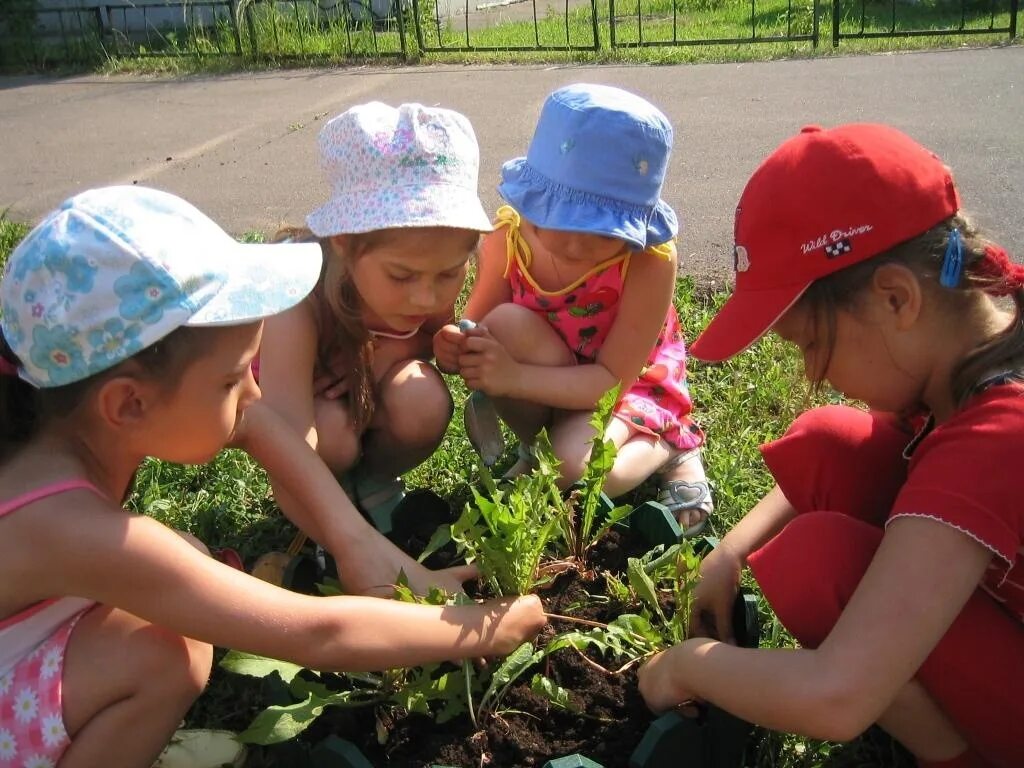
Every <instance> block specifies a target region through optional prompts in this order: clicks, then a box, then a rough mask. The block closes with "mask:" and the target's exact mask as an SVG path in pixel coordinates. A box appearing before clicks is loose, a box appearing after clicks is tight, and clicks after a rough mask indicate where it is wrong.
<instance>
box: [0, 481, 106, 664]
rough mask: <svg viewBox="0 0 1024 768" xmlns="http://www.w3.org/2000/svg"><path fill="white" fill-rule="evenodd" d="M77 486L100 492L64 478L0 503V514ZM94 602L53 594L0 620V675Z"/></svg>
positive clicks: (2, 514) (0, 515) (1, 515)
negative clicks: (54, 595)
mask: <svg viewBox="0 0 1024 768" xmlns="http://www.w3.org/2000/svg"><path fill="white" fill-rule="evenodd" d="M80 489H81V490H87V491H92V492H93V493H95V494H97V495H99V496H102V495H103V494H102V493H100V491H99V490H98V489H97V488H96V486H94V485H92V484H91V483H89V482H86V481H85V480H64V481H63V482H59V483H52V484H50V485H47V486H44V487H43V488H37V489H36V490H34V491H29V492H28V493H24V494H22V495H21V496H18V497H17V498H16V499H12V500H11V501H7V502H4V503H2V504H0V518H3V517H4V516H5V515H8V514H10V513H11V512H15V511H16V510H19V509H21V508H22V507H25V506H28V505H29V504H32V503H33V502H36V501H39V500H41V499H45V498H48V497H50V496H56V495H57V494H59V493H66V492H67V491H75V490H80ZM95 603H96V601H95V600H87V599H86V598H84V597H55V598H51V599H49V600H43V601H41V602H38V603H36V604H35V605H30V606H29V607H28V608H25V609H24V610H22V611H19V612H18V613H16V614H14V615H13V616H9V617H8V618H6V619H2V620H0V677H2V676H3V675H5V674H7V672H9V671H10V670H11V669H13V668H14V666H15V665H16V664H17V663H18V662H19V661H21V660H22V659H23V658H25V657H26V656H27V655H28V654H30V653H31V652H32V651H33V650H35V648H36V646H38V645H39V644H40V643H42V642H43V641H44V640H46V638H48V637H49V636H50V635H52V634H53V633H54V632H56V631H57V629H59V628H60V626H61V625H62V624H63V623H64V622H66V621H67V620H68V619H70V618H72V617H73V616H76V615H77V614H79V613H81V612H82V611H84V610H86V609H88V608H90V607H92V606H93V605H95Z"/></svg>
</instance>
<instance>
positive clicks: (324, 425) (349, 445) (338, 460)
mask: <svg viewBox="0 0 1024 768" xmlns="http://www.w3.org/2000/svg"><path fill="white" fill-rule="evenodd" d="M313 409H314V411H313V418H314V420H315V422H316V434H317V446H316V452H317V453H318V454H319V455H320V458H321V459H323V462H324V464H326V465H327V466H328V467H329V468H330V470H331V471H332V472H333V473H334V474H335V475H341V474H343V473H344V472H347V471H348V470H349V469H351V468H352V467H353V466H355V464H356V462H357V461H359V453H360V442H359V435H357V434H356V431H355V428H354V427H353V425H352V419H351V417H350V416H349V412H348V404H347V403H346V402H345V401H344V400H329V399H327V398H324V397H318V398H316V400H314V402H313Z"/></svg>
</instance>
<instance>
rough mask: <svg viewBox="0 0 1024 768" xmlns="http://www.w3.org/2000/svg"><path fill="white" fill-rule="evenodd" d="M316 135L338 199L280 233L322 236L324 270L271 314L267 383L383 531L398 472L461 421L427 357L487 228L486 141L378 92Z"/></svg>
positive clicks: (273, 399)
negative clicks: (481, 190)
mask: <svg viewBox="0 0 1024 768" xmlns="http://www.w3.org/2000/svg"><path fill="white" fill-rule="evenodd" d="M319 146H320V164H321V166H322V168H323V171H324V173H325V176H326V179H327V182H328V184H329V185H330V187H331V195H330V198H329V199H328V200H327V202H325V203H324V204H323V205H321V206H320V207H319V208H317V209H316V210H314V211H313V212H312V213H311V214H309V216H308V217H307V219H306V221H307V224H308V229H306V230H294V229H290V230H285V231H284V232H283V233H282V235H283V236H285V237H287V238H289V239H300V240H301V239H306V240H312V239H315V240H318V241H319V242H320V244H321V246H322V247H323V250H324V254H325V259H324V268H323V272H322V273H321V275H320V281H319V283H318V284H317V286H316V288H315V289H314V291H313V293H312V295H311V296H310V298H309V299H307V300H306V301H304V302H303V303H302V304H301V305H299V306H298V307H297V308H296V309H295V310H293V311H291V312H288V313H285V314H284V315H282V316H281V317H278V318H275V319H274V321H273V322H272V323H268V325H267V331H266V335H265V337H264V342H263V348H262V349H261V353H260V371H259V372H260V384H261V386H262V387H263V392H264V398H265V400H266V401H267V402H269V403H270V404H271V405H272V406H273V407H275V408H276V409H277V410H278V411H279V412H280V413H281V414H282V415H283V416H284V417H285V419H286V420H287V421H288V423H289V424H290V425H291V426H292V428H293V429H295V430H296V432H298V433H299V434H300V435H303V436H304V437H305V438H306V440H307V441H308V442H309V443H310V444H311V445H312V446H314V447H315V448H316V449H317V451H318V453H319V454H320V456H321V458H322V459H323V460H324V462H325V463H326V464H327V466H328V467H330V468H331V470H332V471H333V472H334V473H335V474H336V475H339V476H341V477H342V482H343V484H345V485H346V487H347V488H348V489H349V492H350V493H351V494H352V495H353V496H354V500H355V501H356V503H357V504H358V505H359V506H360V508H362V509H363V511H364V512H365V513H366V514H367V515H368V516H369V517H370V519H371V520H372V521H373V522H374V523H375V525H377V526H378V528H380V529H381V530H383V531H385V532H386V531H388V530H390V527H391V519H392V513H393V512H394V508H395V507H396V505H397V504H398V503H400V502H401V501H402V499H403V497H404V490H403V487H402V484H401V481H400V480H399V479H398V477H397V476H399V475H400V474H401V473H403V472H405V471H407V470H409V469H412V468H413V467H415V466H416V465H418V464H420V463H421V462H422V461H423V460H424V459H426V458H427V457H428V456H430V455H431V454H432V453H433V452H434V450H435V449H436V447H437V446H438V445H439V444H440V442H441V439H442V437H443V435H444V433H445V429H446V428H447V426H448V422H449V420H450V419H451V414H452V400H451V395H450V394H449V392H448V387H447V385H446V384H445V383H444V380H443V378H442V377H441V375H440V374H439V373H438V371H437V370H436V369H435V368H434V367H433V366H432V365H431V364H430V363H429V362H428V361H429V360H430V358H431V357H432V350H431V336H432V334H433V333H434V332H435V331H436V330H437V329H438V328H440V327H441V326H442V325H444V324H445V323H446V322H448V321H449V320H450V319H451V318H452V316H453V313H454V306H455V299H456V297H457V296H458V294H459V291H460V290H461V288H462V285H463V282H464V280H465V276H466V267H467V264H468V262H469V259H470V256H471V255H472V254H473V253H474V252H475V251H476V249H477V245H478V242H479V239H480V234H481V233H482V232H488V231H490V230H491V223H490V221H489V219H488V217H487V214H486V212H485V211H484V208H483V206H482V204H481V202H480V198H479V196H478V193H477V177H478V170H479V148H478V146H477V141H476V136H475V134H474V132H473V128H472V126H471V125H470V123H469V121H468V120H467V119H466V118H465V117H464V116H463V115H461V114H459V113H457V112H453V111H452V110H449V109H442V108H437V107H425V106H423V105H421V104H402V105H400V106H398V107H391V106H388V105H386V104H381V103H379V102H372V103H369V104H362V105H359V106H356V107H352V108H351V109H349V110H347V111H345V112H343V113H342V114H340V115H338V116H337V117H335V118H333V119H332V120H330V121H329V122H328V123H327V124H326V125H325V126H324V127H323V130H322V131H321V132H320V138H319ZM282 501H283V503H285V504H286V505H287V504H288V503H289V502H288V500H286V499H283V500H282ZM435 501H436V499H435ZM450 581H453V579H450ZM448 586H455V585H454V583H452V584H448Z"/></svg>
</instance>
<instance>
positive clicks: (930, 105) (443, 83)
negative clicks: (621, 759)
mask: <svg viewBox="0 0 1024 768" xmlns="http://www.w3.org/2000/svg"><path fill="white" fill-rule="evenodd" d="M571 82H599V83H606V84H610V85H617V86H620V87H623V88H627V89H630V90H633V91H635V92H637V93H639V94H641V95H643V96H645V97H646V98H648V99H650V100H651V101H653V102H654V103H655V104H657V105H658V106H660V107H661V108H662V109H663V110H664V111H665V113H666V114H667V115H668V116H669V118H670V119H671V121H672V123H673V125H674V126H675V129H676V148H675V152H674V154H673V158H672V164H671V168H670V173H669V177H668V181H667V183H666V187H665V192H664V197H665V199H666V200H667V201H668V202H669V203H670V204H672V205H673V206H674V207H675V208H676V210H677V211H678V212H679V214H680V218H681V219H682V221H683V226H684V228H683V232H682V235H681V239H680V251H681V254H682V256H683V259H682V263H683V269H684V270H685V271H687V272H690V273H694V274H697V275H699V276H701V277H702V278H704V279H709V280H715V281H717V280H721V279H723V278H726V277H727V276H728V274H729V272H730V269H731V261H732V260H731V248H732V242H731V241H732V213H733V209H734V207H735V205H736V201H737V199H738V197H739V194H740V191H741V190H742V188H743V184H744V183H745V181H746V179H747V177H748V176H749V174H750V172H751V171H752V170H753V169H754V168H755V167H756V166H757V164H758V162H759V161H760V159H761V158H762V157H764V155H765V154H767V153H768V152H769V151H771V149H772V148H774V147H775V146H776V145H777V144H778V143H779V142H780V141H782V140H783V139H785V138H786V137H788V136H789V135H791V134H793V133H794V132H796V131H797V130H798V129H799V128H800V126H801V125H804V124H806V123H820V124H822V125H834V124H838V123H843V122H850V121H877V122H887V123H890V124H892V125H895V126H896V127H898V128H900V129H902V130H905V131H907V132H908V133H910V134H911V135H912V136H914V137H915V138H917V139H918V140H919V141H921V142H922V143H924V144H925V145H926V146H929V147H931V148H932V149H934V150H935V151H936V152H938V153H939V154H940V155H941V156H942V157H943V158H944V159H945V160H946V161H947V162H948V163H949V164H950V165H951V166H952V167H953V169H954V171H955V173H956V177H957V179H958V182H959V185H960V188H961V192H962V196H963V199H964V202H965V207H966V208H967V209H968V210H969V211H972V212H974V213H975V214H976V218H977V219H978V221H979V223H980V224H981V225H982V226H983V227H984V228H986V229H987V230H988V231H989V232H990V233H992V234H993V235H994V236H995V238H996V239H998V240H999V241H1000V242H1002V243H1003V244H1004V245H1006V247H1007V248H1008V249H1009V250H1010V251H1011V253H1015V254H1016V256H1017V258H1018V259H1020V258H1021V257H1024V231H1022V228H1021V225H1020V219H1019V210H1018V209H1019V208H1020V207H1021V204H1022V202H1024V130H1022V128H1021V126H1022V125H1024V47H1020V46H1009V47H1002V48H988V49H980V50H979V49H975V50H954V51H941V52H927V53H907V54H890V55H877V56H850V57H837V58H824V59H815V60H800V61H779V62H767V63H747V64H706V65H679V66H666V67H645V66H547V67H525V66H474V67H455V66H428V67H399V68H370V67H358V68H345V69H328V70H289V71H281V72H267V73H239V74H235V75H229V76H219V77H193V78H187V79H174V80H170V79H141V78H129V77H97V76H89V77H72V78H65V79H55V78H45V77H7V78H0V210H3V209H5V208H9V209H10V210H9V212H8V216H10V217H11V218H15V219H20V220H26V221H34V220H36V219H37V218H38V217H40V216H41V215H43V214H44V213H45V212H46V211H47V210H49V209H50V208H52V207H54V206H56V205H58V204H59V203H60V202H61V201H62V200H63V199H64V198H65V197H67V196H68V195H69V194H72V193H74V192H76V191H78V190H82V189H85V188H88V187H91V186H99V185H104V184H114V183H128V184H130V183H139V184H148V185H152V186H157V187H160V188H163V189H167V190H170V191H172V192H175V193H177V194H179V195H181V196H183V197H185V198H186V199H188V200H190V201H192V202H193V203H195V204H196V205H197V206H199V207H200V208H201V209H203V210H204V211H206V212H207V213H209V214H210V215H211V216H212V217H213V218H214V219H216V220H217V221H218V222H220V223H221V224H222V225H223V226H224V227H225V228H227V229H228V230H229V231H231V232H234V233H236V234H240V233H243V232H246V231H250V230H260V231H263V232H271V231H273V230H274V229H276V228H277V226H278V225H280V224H282V223H301V221H302V219H303V216H304V215H305V213H306V212H307V211H309V210H311V209H312V208H313V207H315V206H316V205H318V204H319V202H320V201H321V200H322V199H323V198H324V196H325V195H326V192H327V190H326V186H325V185H324V183H323V181H322V180H321V178H320V173H319V170H318V167H317V164H316V134H317V131H318V130H319V128H320V126H321V125H322V124H323V122H324V120H325V119H327V118H329V117H331V116H333V115H335V114H337V113H338V112H341V111H342V110H344V109H345V108H347V107H349V106H351V105H353V104H357V103H360V102H364V101H368V100H372V99H378V100H381V101H386V102H389V103H399V102H403V101H420V102H423V103H427V104H440V105H442V106H446V107H451V108H453V109H457V110H459V111H461V112H463V113H465V114H466V115H468V116H469V118H470V119H471V120H472V122H473V125H474V127H475V129H476V132H477V136H478V138H479V140H480V144H481V148H482V168H481V194H482V196H483V198H484V201H485V202H486V203H487V205H488V206H489V207H495V206H497V204H498V197H497V194H496V192H495V184H496V182H497V179H498V172H499V169H500V167H501V163H502V162H503V161H504V160H507V159H509V158H511V157H515V156H517V155H521V154H524V153H525V150H526V147H527V144H528V142H529V139H530V135H531V133H532V130H533V125H534V122H535V120H536V117H537V114H538V112H539V109H540V105H541V103H542V102H543V100H544V97H545V96H546V95H547V94H548V93H549V92H550V91H551V90H553V89H554V88H557V87H559V86H561V85H565V84H568V83H571ZM836 183H837V184H840V183H842V180H841V179H837V180H836Z"/></svg>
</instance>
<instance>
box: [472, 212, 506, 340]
mask: <svg viewBox="0 0 1024 768" xmlns="http://www.w3.org/2000/svg"><path fill="white" fill-rule="evenodd" d="M506 266H507V256H506V251H505V229H504V228H502V229H497V230H495V231H494V232H490V233H489V234H487V235H485V236H484V239H483V241H482V242H481V244H480V255H479V257H478V258H477V266H476V279H474V280H473V290H472V292H471V293H470V294H469V299H468V300H467V301H466V311H465V312H463V313H462V316H463V317H464V318H466V319H467V320H472V321H474V322H477V323H479V322H480V321H481V320H483V318H484V316H485V315H486V314H487V313H488V312H490V311H491V310H492V309H494V308H495V307H496V306H498V305H499V304H505V303H507V302H510V301H512V287H511V286H510V285H509V282H508V280H506V279H505V277H504V275H505V267H506Z"/></svg>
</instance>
